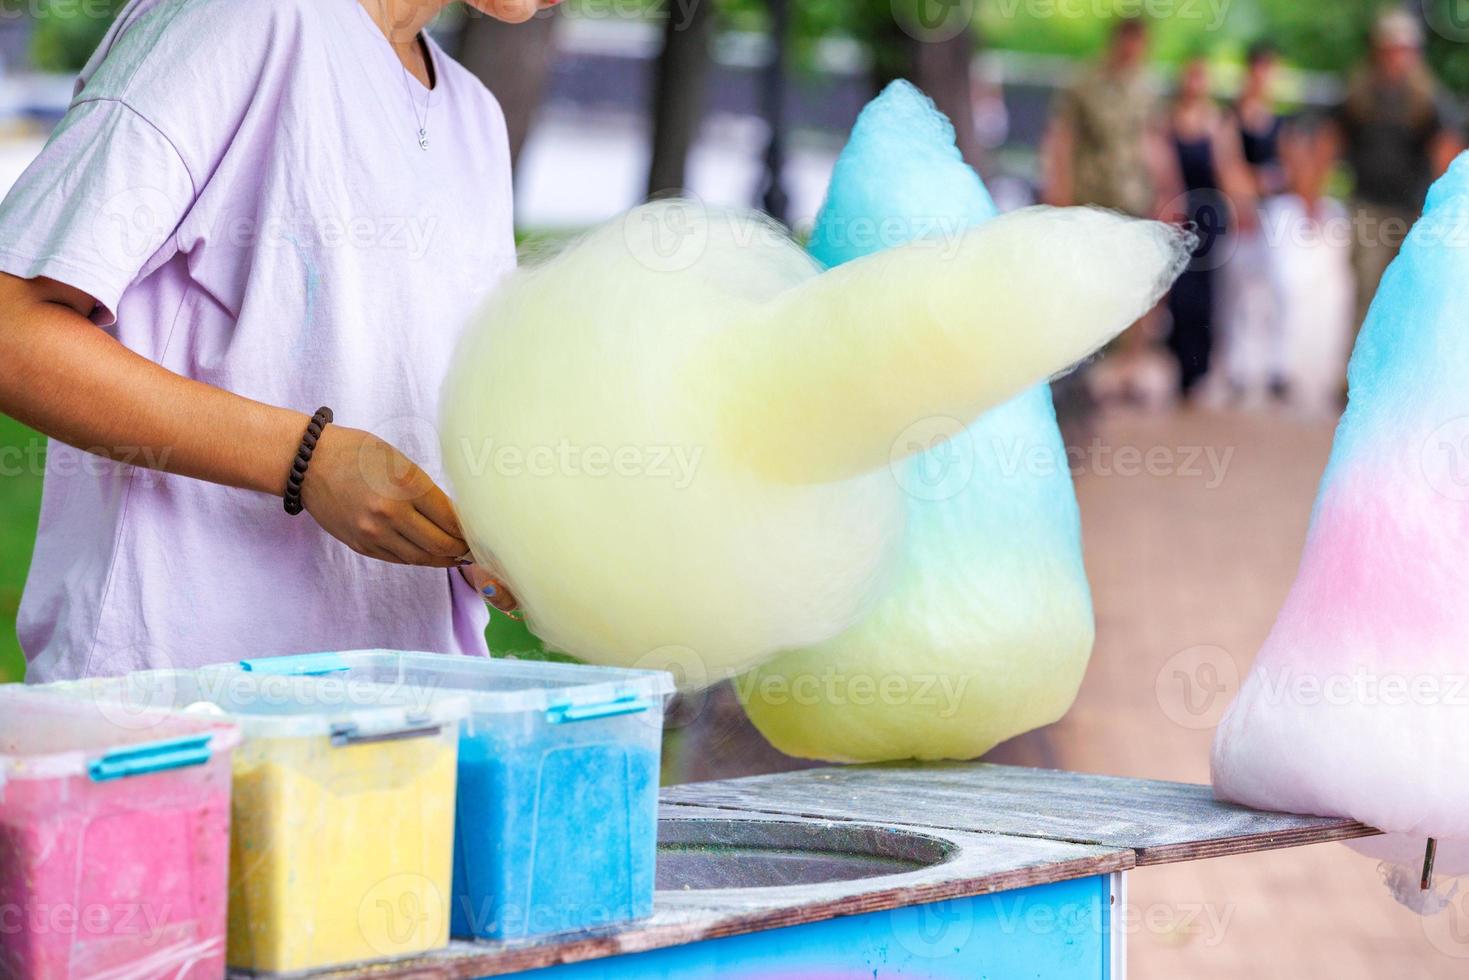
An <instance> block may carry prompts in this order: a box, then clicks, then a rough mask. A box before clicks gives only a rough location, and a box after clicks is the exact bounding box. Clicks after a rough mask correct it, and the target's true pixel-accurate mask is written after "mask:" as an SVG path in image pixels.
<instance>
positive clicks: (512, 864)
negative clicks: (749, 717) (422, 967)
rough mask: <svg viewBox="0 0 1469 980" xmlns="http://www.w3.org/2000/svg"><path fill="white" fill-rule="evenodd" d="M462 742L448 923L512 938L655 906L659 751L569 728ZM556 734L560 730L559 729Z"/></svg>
mask: <svg viewBox="0 0 1469 980" xmlns="http://www.w3.org/2000/svg"><path fill="white" fill-rule="evenodd" d="M551 732H553V733H554V734H552V735H551V737H549V738H541V739H538V740H532V741H531V743H530V744H529V745H527V744H526V742H525V741H524V733H520V732H510V733H501V734H498V735H497V734H496V733H494V732H487V731H474V732H469V731H466V733H465V734H464V736H463V737H462V738H461V739H460V742H459V794H458V812H457V822H456V829H455V833H454V900H453V911H452V917H451V921H450V931H451V932H452V933H453V934H454V935H455V936H463V937H473V938H478V939H518V938H522V937H526V936H535V935H546V934H550V933H558V932H570V931H578V930H585V929H593V928H597V927H600V926H605V925H608V924H611V923H615V922H623V921H627V920H630V919H637V918H642V917H645V916H648V915H651V914H652V912H653V870H654V861H655V858H656V853H657V839H656V826H657V821H656V814H657V806H658V753H657V752H656V751H648V750H646V749H639V748H636V747H633V746H630V745H627V744H625V743H623V744H619V743H617V742H611V741H609V740H607V739H599V740H598V741H597V742H595V743H588V742H586V741H582V740H579V736H578V734H577V728H576V727H575V726H568V727H567V728H566V729H564V730H562V729H551ZM563 732H564V734H563Z"/></svg>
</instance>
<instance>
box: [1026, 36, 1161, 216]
mask: <svg viewBox="0 0 1469 980" xmlns="http://www.w3.org/2000/svg"><path fill="white" fill-rule="evenodd" d="M1147 51H1148V30H1147V25H1146V24H1145V23H1144V22H1143V21H1142V20H1140V19H1138V18H1125V19H1123V20H1120V21H1118V23H1117V25H1116V26H1115V27H1114V28H1113V30H1112V37H1111V40H1110V42H1109V43H1108V46H1107V50H1106V53H1105V54H1104V55H1103V56H1102V58H1101V60H1100V61H1099V62H1098V63H1097V64H1096V65H1093V66H1091V67H1090V68H1087V69H1086V70H1085V71H1083V72H1082V73H1081V75H1080V76H1079V77H1078V78H1076V79H1075V80H1074V81H1073V82H1072V84H1071V85H1070V86H1068V87H1067V88H1066V89H1065V90H1064V91H1063V92H1062V93H1061V95H1060V96H1059V97H1058V98H1057V100H1056V105H1055V107H1054V110H1053V112H1052V117H1051V125H1050V128H1049V131H1048V132H1047V134H1046V147H1045V169H1046V177H1045V184H1046V192H1045V200H1046V203H1048V204H1054V205H1056V206H1058V207H1065V206H1069V205H1075V204H1094V205H1097V206H1099V207H1104V208H1112V209H1114V210H1117V211H1122V212H1125V213H1127V214H1131V215H1136V216H1138V217H1151V216H1152V214H1153V211H1154V209H1155V208H1156V207H1157V205H1158V203H1159V199H1158V193H1159V188H1160V186H1161V185H1162V182H1163V181H1162V180H1161V179H1160V178H1161V177H1162V175H1163V172H1164V170H1165V168H1166V166H1167V165H1166V162H1165V161H1166V158H1167V153H1166V151H1165V150H1164V149H1163V146H1162V135H1161V129H1160V125H1159V122H1160V113H1159V102H1158V95H1157V92H1156V91H1155V89H1154V86H1153V82H1152V79H1150V78H1149V77H1148V75H1147V73H1146V71H1145V70H1144V60H1145V59H1146V57H1147Z"/></svg>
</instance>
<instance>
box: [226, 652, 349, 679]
mask: <svg viewBox="0 0 1469 980" xmlns="http://www.w3.org/2000/svg"><path fill="white" fill-rule="evenodd" d="M240 669H241V670H244V671H251V672H253V673H256V674H287V675H300V676H316V675H318V674H333V673H336V672H337V671H340V670H346V669H347V663H346V661H344V660H343V659H342V658H341V656H339V655H338V654H335V653H295V654H290V655H288V656H284V657H261V658H260V659H258V660H241V661H240Z"/></svg>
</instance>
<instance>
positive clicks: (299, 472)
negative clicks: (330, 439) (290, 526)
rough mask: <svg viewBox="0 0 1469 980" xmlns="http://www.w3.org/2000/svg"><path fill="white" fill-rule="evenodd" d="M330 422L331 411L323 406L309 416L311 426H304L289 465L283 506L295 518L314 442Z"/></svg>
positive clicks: (298, 510)
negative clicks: (303, 431)
mask: <svg viewBox="0 0 1469 980" xmlns="http://www.w3.org/2000/svg"><path fill="white" fill-rule="evenodd" d="M331 421H332V410H331V409H329V408H327V407H326V406H325V405H323V406H322V407H321V408H318V409H317V410H316V414H315V415H313V416H311V424H310V425H308V426H306V434H305V435H304V436H302V437H301V448H300V449H297V450H296V459H295V462H293V463H291V475H290V476H288V477H286V493H285V497H284V500H285V505H286V513H287V514H290V515H291V516H292V517H295V516H296V515H297V514H299V513H301V510H302V507H301V484H302V483H303V482H305V480H306V467H308V466H310V465H311V454H312V453H314V452H316V441H317V440H318V439H320V438H321V430H322V429H325V428H326V427H327V424H328V423H329V422H331Z"/></svg>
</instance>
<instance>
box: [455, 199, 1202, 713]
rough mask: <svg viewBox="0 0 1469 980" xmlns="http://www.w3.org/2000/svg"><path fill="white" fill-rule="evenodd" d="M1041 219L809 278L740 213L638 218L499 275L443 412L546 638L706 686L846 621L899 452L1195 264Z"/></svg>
mask: <svg viewBox="0 0 1469 980" xmlns="http://www.w3.org/2000/svg"><path fill="white" fill-rule="evenodd" d="M1186 251H1187V242H1186V241H1184V239H1183V238H1182V236H1180V235H1179V234H1178V233H1177V232H1175V231H1174V230H1172V229H1170V228H1168V227H1167V226H1165V225H1161V224H1158V223H1156V222H1146V221H1137V220H1134V219H1129V218H1124V217H1121V216H1118V215H1114V214H1109V213H1105V212H1100V211H1091V210H1080V209H1065V210H1058V209H1047V208H1033V209H1028V210H1026V211H1021V212H1017V213H1014V214H1011V215H1007V216H1004V217H1002V218H997V219H995V220H994V221H992V222H990V223H989V224H987V225H985V226H984V227H982V228H979V229H977V230H973V231H970V232H967V233H965V234H963V235H960V236H957V237H954V238H951V239H947V240H934V241H919V242H915V243H913V244H910V245H906V246H903V247H900V248H895V249H890V250H888V251H885V252H882V253H880V254H878V255H875V256H872V257H870V258H866V259H860V260H857V261H854V262H851V263H848V264H846V265H844V266H842V267H841V268H839V269H837V270H834V271H832V272H826V273H821V272H820V271H819V268H818V267H817V266H816V265H815V264H814V263H813V262H812V260H811V259H810V258H809V257H807V256H806V254H805V253H804V252H803V251H802V250H801V249H800V248H799V247H798V246H797V245H796V244H795V243H794V242H792V241H790V239H789V238H787V237H786V236H785V235H783V234H782V233H781V232H780V231H779V230H777V229H776V228H775V227H774V226H772V225H770V224H768V223H767V222H765V221H764V220H762V219H760V218H759V217H756V216H751V215H744V214H732V213H722V212H706V211H704V210H703V209H701V208H699V207H697V206H696V205H693V204H689V203H680V202H675V203H661V204H654V205H648V206H645V207H643V208H639V209H637V210H635V211H633V212H631V213H630V214H629V215H627V216H626V217H625V218H623V219H620V220H618V221H615V222H612V223H610V224H608V225H606V226H603V227H602V228H600V229H598V230H597V231H595V232H593V233H591V234H590V235H588V236H587V237H585V238H584V239H582V240H581V241H579V242H578V243H576V244H575V245H573V246H571V247H570V248H568V249H567V250H566V251H564V252H562V253H561V254H560V255H558V256H555V257H553V258H551V259H549V260H547V261H544V262H542V263H539V264H536V265H533V266H530V267H526V268H522V269H520V270H518V271H517V272H515V273H514V274H513V275H511V276H510V277H508V279H507V280H506V281H505V282H504V283H503V284H502V285H501V286H500V288H499V289H498V290H497V292H496V293H495V294H494V296H493V297H492V298H491V299H490V301H489V303H488V304H487V305H486V306H485V307H484V309H483V310H482V311H481V312H480V313H479V315H478V316H477V317H476V318H475V320H474V322H473V323H472V324H471V325H470V328H469V330H468V331H467V333H466V336H465V340H464V341H463V343H462V346H461V348H460V351H459V353H458V356H457V358H456V364H455V368H454V370H453V372H452V374H451V376H450V378H449V381H448V383H447V386H446V390H445V397H444V400H443V405H444V408H443V416H442V427H441V431H442V436H443V443H444V460H445V466H446V468H447V470H448V473H449V477H450V481H451V485H452V489H453V492H454V495H455V499H456V503H457V505H458V507H459V510H460V514H461V517H462V519H463V522H464V526H465V530H466V533H467V535H468V537H469V540H470V543H471V546H472V547H473V549H474V553H475V555H476V557H477V558H478V559H479V560H480V561H482V562H485V563H489V564H491V565H493V566H494V567H496V568H497V569H498V570H500V571H501V572H502V573H503V574H504V576H505V578H506V581H507V584H508V585H509V586H510V588H511V589H512V590H513V591H514V592H515V594H516V595H517V596H518V597H519V598H520V600H521V603H522V606H523V608H524V611H525V614H526V618H527V621H528V623H529V625H530V626H531V628H532V629H533V630H534V631H535V632H536V634H537V635H538V636H540V637H541V638H542V640H544V641H545V643H546V645H547V646H548V647H551V648H554V649H558V650H563V651H566V652H569V653H571V654H574V655H576V656H578V657H581V658H583V659H585V660H588V661H591V662H594V663H604V664H616V665H631V664H639V665H645V666H659V667H671V668H674V669H675V670H679V671H680V672H681V673H682V675H683V679H684V686H686V687H698V686H702V685H703V684H706V683H710V682H712V681H714V680H717V679H720V678H722V677H726V676H729V675H732V674H735V673H738V672H740V671H743V670H745V669H747V668H749V667H751V666H754V665H756V664H758V663H760V662H761V661H763V660H764V659H766V658H768V657H769V656H771V655H772V654H773V653H775V652H777V651H779V650H782V649H789V648H794V647H804V646H810V645H813V644H816V643H820V642H822V641H823V640H826V639H829V638H830V637H832V636H835V635H836V634H837V633H839V632H841V631H842V630H844V629H846V628H847V627H849V626H851V625H852V624H853V623H854V622H856V620H857V619H858V618H859V617H860V616H861V614H862V613H863V612H864V611H865V609H866V608H867V607H868V606H869V605H870V603H871V602H872V600H873V598H874V597H875V595H876V594H877V593H878V592H879V591H880V587H881V584H882V581H883V577H884V576H885V575H886V574H887V573H888V572H889V566H890V565H891V564H892V561H893V556H894V555H895V552H896V547H897V545H898V544H899V542H900V538H901V534H902V528H903V496H902V494H903V491H902V489H901V488H900V487H899V486H898V485H897V483H896V482H895V480H894V479H893V476H892V474H891V472H890V471H889V464H890V462H891V460H892V459H893V458H902V457H903V456H904V455H905V454H906V453H908V452H911V451H913V450H912V449H910V448H908V447H906V445H904V444H900V443H899V436H900V434H901V433H903V432H904V430H906V429H908V428H909V427H910V426H912V425H913V424H914V423H916V422H918V421H920V420H922V419H923V418H925V417H927V416H932V415H944V416H951V417H953V418H956V419H959V420H960V421H962V422H966V423H967V422H968V421H970V420H972V419H973V418H975V417H976V416H977V415H978V414H979V413H980V412H982V411H984V410H985V409H987V408H989V407H992V406H993V405H995V404H997V403H999V402H1001V401H1004V400H1006V399H1008V398H1010V397H1011V396H1013V395H1015V394H1016V393H1018V392H1020V391H1022V390H1024V389H1025V388H1027V387H1029V386H1031V385H1033V384H1035V383H1036V382H1038V381H1040V380H1042V379H1044V378H1046V377H1048V376H1050V375H1052V374H1054V373H1056V372H1058V371H1060V370H1063V369H1064V368H1066V367H1068V366H1070V365H1071V364H1073V363H1074V362H1075V361H1076V360H1078V359H1079V358H1082V357H1085V356H1086V355H1087V354H1089V353H1090V352H1091V351H1093V350H1095V349H1096V348H1097V347H1099V346H1100V345H1101V344H1103V343H1105V342H1106V341H1107V340H1108V339H1109V338H1111V337H1112V336H1114V335H1115V334H1116V333H1118V332H1119V331H1121V330H1122V329H1123V328H1125V327H1126V326H1127V325H1128V324H1129V323H1131V322H1132V321H1133V320H1134V319H1136V318H1137V317H1138V316H1139V315H1140V314H1141V313H1142V312H1144V311H1145V310H1146V309H1147V308H1148V307H1150V306H1151V305H1152V304H1153V303H1154V302H1155V301H1156V300H1157V298H1158V296H1159V295H1160V294H1161V293H1162V291H1163V290H1164V289H1165V288H1166V287H1167V285H1168V283H1169V282H1171V280H1172V277H1173V276H1174V275H1175V274H1176V273H1177V271H1178V270H1179V269H1180V268H1181V267H1182V264H1183V262H1184V261H1185V260H1186Z"/></svg>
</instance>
